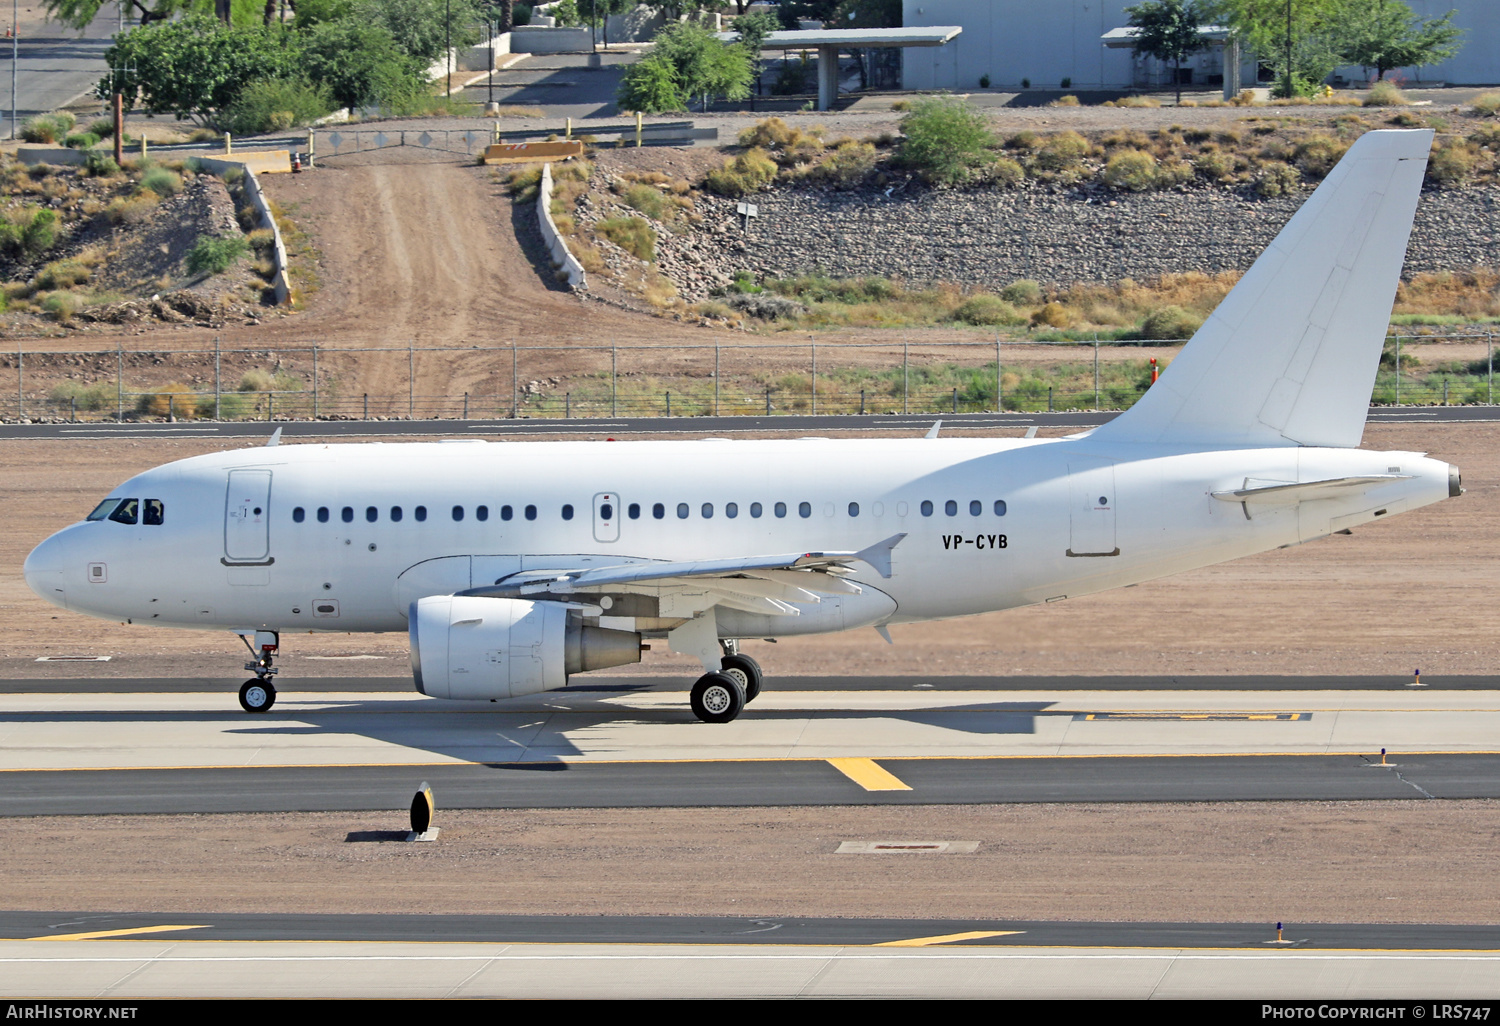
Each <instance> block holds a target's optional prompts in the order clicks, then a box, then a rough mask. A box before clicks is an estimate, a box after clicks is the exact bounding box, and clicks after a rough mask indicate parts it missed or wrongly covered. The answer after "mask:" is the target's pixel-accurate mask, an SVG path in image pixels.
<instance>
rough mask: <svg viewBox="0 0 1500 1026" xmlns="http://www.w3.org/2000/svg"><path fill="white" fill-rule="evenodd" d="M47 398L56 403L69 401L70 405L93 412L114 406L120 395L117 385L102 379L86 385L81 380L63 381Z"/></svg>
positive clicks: (55, 386)
mask: <svg viewBox="0 0 1500 1026" xmlns="http://www.w3.org/2000/svg"><path fill="white" fill-rule="evenodd" d="M47 398H48V399H51V400H52V401H53V402H54V403H58V404H63V403H67V404H69V406H70V407H76V408H77V409H80V410H84V411H87V412H92V411H95V410H102V409H105V408H106V407H110V406H114V405H115V403H116V401H117V399H118V397H117V395H116V392H115V386H113V385H109V384H105V383H104V382H102V381H99V382H95V383H94V384H92V385H85V384H84V383H83V382H81V381H63V382H59V383H58V384H56V385H54V386H53V387H52V390H51V391H50V392H48V393H47Z"/></svg>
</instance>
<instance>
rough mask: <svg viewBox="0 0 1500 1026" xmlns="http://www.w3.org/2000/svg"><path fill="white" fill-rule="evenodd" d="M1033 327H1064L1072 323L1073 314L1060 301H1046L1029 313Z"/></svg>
mask: <svg viewBox="0 0 1500 1026" xmlns="http://www.w3.org/2000/svg"><path fill="white" fill-rule="evenodd" d="M1031 323H1032V325H1033V326H1035V327H1044V326H1045V327H1048V328H1066V327H1068V326H1069V325H1071V324H1072V323H1073V314H1072V313H1071V312H1070V311H1069V310H1068V308H1067V307H1065V306H1063V305H1062V304H1061V303H1048V304H1047V305H1046V306H1044V307H1042V308H1041V309H1040V310H1038V311H1036V312H1035V313H1033V314H1032V315H1031Z"/></svg>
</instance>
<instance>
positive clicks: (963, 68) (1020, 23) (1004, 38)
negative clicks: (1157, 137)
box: [901, 0, 1500, 92]
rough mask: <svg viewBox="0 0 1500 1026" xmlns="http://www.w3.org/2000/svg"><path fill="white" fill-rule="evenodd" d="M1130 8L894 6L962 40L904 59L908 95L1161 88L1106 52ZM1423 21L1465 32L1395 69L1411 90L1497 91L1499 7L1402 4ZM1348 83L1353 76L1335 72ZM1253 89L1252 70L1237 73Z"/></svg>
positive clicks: (1108, 3) (1137, 65)
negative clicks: (1417, 63) (1420, 63)
mask: <svg viewBox="0 0 1500 1026" xmlns="http://www.w3.org/2000/svg"><path fill="white" fill-rule="evenodd" d="M1136 2H1137V0H902V5H901V7H902V17H903V22H902V23H903V24H904V25H905V26H906V27H907V28H920V27H928V26H937V25H958V26H962V28H963V34H962V35H960V36H959V37H958V38H956V39H954V40H953V41H952V42H950V43H949V44H948V45H947V46H944V47H941V48H939V49H935V50H923V51H911V52H907V53H906V54H904V56H903V61H904V64H903V71H902V81H903V84H904V85H905V87H906V88H907V89H951V90H954V91H962V92H968V91H970V90H974V89H978V88H981V86H980V81H981V79H984V78H986V77H987V78H988V80H989V84H990V86H991V87H993V88H1005V89H1020V88H1023V87H1025V86H1026V84H1027V83H1029V85H1030V88H1033V89H1070V90H1079V89H1130V88H1141V87H1151V88H1158V87H1160V88H1165V87H1166V86H1167V85H1169V84H1170V83H1169V78H1170V72H1169V71H1168V70H1167V69H1164V68H1162V67H1161V66H1160V65H1159V64H1158V62H1155V61H1140V60H1138V59H1137V58H1136V57H1135V54H1134V52H1133V51H1132V50H1130V49H1122V48H1110V47H1106V46H1105V45H1104V44H1103V43H1102V41H1101V39H1102V37H1103V36H1104V35H1105V34H1106V33H1108V32H1110V31H1111V30H1112V29H1117V28H1120V27H1121V26H1124V25H1127V24H1129V21H1130V18H1129V15H1127V14H1126V13H1125V8H1126V7H1130V6H1132V5H1133V4H1134V3H1136ZM1407 2H1408V4H1409V5H1410V7H1411V8H1412V10H1413V11H1415V12H1416V13H1417V14H1418V15H1419V16H1421V17H1423V18H1434V17H1441V16H1442V15H1444V14H1446V13H1447V12H1448V11H1449V10H1450V9H1455V8H1456V9H1457V13H1456V14H1455V15H1454V17H1453V22H1454V24H1455V25H1457V26H1459V27H1460V28H1462V29H1464V30H1465V34H1464V37H1463V48H1462V49H1461V50H1460V51H1459V53H1458V56H1456V57H1454V58H1453V59H1452V60H1449V61H1444V62H1442V63H1441V64H1434V65H1430V66H1428V67H1424V68H1404V69H1401V71H1400V72H1399V74H1400V76H1401V77H1402V78H1404V79H1406V80H1408V81H1411V82H1447V83H1450V84H1454V85H1490V84H1494V83H1500V2H1496V0H1407ZM1187 67H1190V68H1191V72H1192V82H1193V83H1194V84H1196V85H1199V86H1217V85H1218V84H1219V83H1220V82H1222V76H1223V73H1224V67H1223V50H1222V48H1220V47H1217V46H1215V47H1212V48H1211V49H1209V50H1206V51H1203V52H1200V53H1198V54H1195V55H1193V57H1192V59H1191V60H1190V61H1189V62H1188V64H1187V65H1185V68H1187ZM1337 74H1338V75H1340V76H1341V77H1343V78H1344V79H1346V80H1348V81H1350V82H1357V81H1359V80H1361V79H1362V78H1363V75H1362V73H1361V71H1360V69H1359V68H1342V69H1340V70H1339V72H1338V73H1337ZM1242 80H1243V82H1244V84H1245V85H1252V84H1254V81H1255V79H1254V67H1253V65H1250V64H1247V65H1246V66H1245V68H1244V70H1243V73H1242Z"/></svg>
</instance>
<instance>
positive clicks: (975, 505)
mask: <svg viewBox="0 0 1500 1026" xmlns="http://www.w3.org/2000/svg"><path fill="white" fill-rule="evenodd" d="M983 512H984V503H982V502H980V501H979V500H978V499H970V500H969V516H971V517H977V516H979V514H981V513H983Z"/></svg>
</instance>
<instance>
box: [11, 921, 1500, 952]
mask: <svg viewBox="0 0 1500 1026" xmlns="http://www.w3.org/2000/svg"><path fill="white" fill-rule="evenodd" d="M188 926H191V927H192V929H191V932H189V931H188V930H187V929H184V927H188ZM173 927H177V928H178V929H179V930H181V931H182V932H181V934H179V937H180V938H181V939H191V940H194V941H408V942H413V941H415V942H422V943H428V944H432V943H446V944H471V943H496V942H504V943H511V944H580V943H591V944H749V945H758V946H763V945H786V944H840V945H842V944H868V945H911V946H914V947H917V946H933V945H934V944H935V943H944V944H963V945H983V946H1002V947H1029V948H1036V947H1080V948H1081V947H1116V948H1127V947H1128V948H1188V949H1203V948H1251V949H1254V948H1264V947H1267V946H1269V945H1268V943H1267V942H1268V941H1274V940H1275V939H1276V931H1275V927H1274V926H1273V925H1272V924H1270V923H1093V922H1041V921H1033V920H1025V921H1022V920H961V919H780V918H765V919H741V918H723V917H715V916H538V915H391V914H385V913H382V914H379V915H328V914H307V915H295V914H287V913H263V914H258V913H212V914H208V915H204V914H201V913H200V914H191V913H186V914H185V913H174V914H166V913H117V912H0V940H40V939H50V938H69V937H76V936H77V935H78V934H95V935H98V934H106V933H107V934H113V935H115V936H117V937H121V938H123V937H127V936H130V935H131V934H132V933H133V934H136V935H138V936H144V935H145V934H146V933H148V932H150V933H153V934H155V935H157V936H158V937H159V938H160V937H162V936H163V935H167V934H173V933H177V931H176V930H173V929H172V928H173ZM940 939H941V940H940ZM1283 939H1284V940H1289V941H1291V942H1292V943H1293V945H1295V947H1297V948H1299V949H1317V950H1345V951H1350V950H1367V951H1368V950H1381V951H1421V950H1436V949H1444V950H1450V951H1493V952H1497V953H1500V926H1464V925H1451V924H1437V925H1431V924H1424V923H1396V924H1379V925H1375V924H1370V923H1310V924H1288V928H1287V929H1286V930H1284V931H1283Z"/></svg>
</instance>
